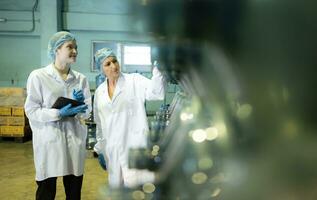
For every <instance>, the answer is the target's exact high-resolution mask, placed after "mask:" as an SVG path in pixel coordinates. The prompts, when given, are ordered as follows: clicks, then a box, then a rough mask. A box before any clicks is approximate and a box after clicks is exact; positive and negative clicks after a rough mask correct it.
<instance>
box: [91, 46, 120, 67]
mask: <svg viewBox="0 0 317 200" xmlns="http://www.w3.org/2000/svg"><path fill="white" fill-rule="evenodd" d="M110 56H111V57H116V55H115V54H114V53H113V51H112V49H109V48H102V49H99V50H98V51H97V52H96V54H95V62H96V66H97V68H99V69H100V65H101V64H102V62H103V61H104V60H105V59H106V58H108V57H110Z"/></svg>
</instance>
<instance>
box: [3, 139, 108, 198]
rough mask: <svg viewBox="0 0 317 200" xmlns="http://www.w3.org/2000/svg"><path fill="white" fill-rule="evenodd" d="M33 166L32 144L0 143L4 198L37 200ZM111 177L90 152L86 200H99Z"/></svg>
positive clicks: (84, 190)
mask: <svg viewBox="0 0 317 200" xmlns="http://www.w3.org/2000/svg"><path fill="white" fill-rule="evenodd" d="M34 177H35V170H34V164H33V151H32V141H27V142H24V143H17V142H15V141H14V140H4V139H2V140H1V141H0V199H6V200H31V199H35V191H36V188H37V186H36V182H35V179H34ZM106 182H107V174H106V172H105V171H103V170H102V169H101V167H100V166H99V164H98V160H97V159H96V158H94V157H93V153H92V152H91V151H87V158H86V162H85V174H84V180H83V186H82V198H81V199H83V200H95V199H99V197H100V192H101V190H102V189H101V188H102V187H105V184H106ZM55 199H56V200H64V199H65V193H64V187H63V182H62V179H61V178H58V179H57V192H56V198H55Z"/></svg>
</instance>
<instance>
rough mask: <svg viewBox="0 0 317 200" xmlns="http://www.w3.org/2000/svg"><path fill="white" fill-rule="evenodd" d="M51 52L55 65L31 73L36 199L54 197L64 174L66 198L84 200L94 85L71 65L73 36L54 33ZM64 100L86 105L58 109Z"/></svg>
mask: <svg viewBox="0 0 317 200" xmlns="http://www.w3.org/2000/svg"><path fill="white" fill-rule="evenodd" d="M48 53H49V56H50V58H51V59H52V60H53V62H52V63H51V64H50V65H48V66H46V67H44V68H40V69H36V70H34V71H33V72H31V74H30V75H29V78H28V80H27V99H26V102H25V112H26V115H27V117H28V118H29V122H30V126H31V129H32V132H33V151H34V163H35V171H36V178H35V179H36V182H37V185H38V188H37V191H36V199H54V198H55V194H56V179H57V177H59V176H63V183H64V188H65V193H66V198H67V199H72V200H73V199H80V193H81V186H82V180H83V173H84V161H85V155H86V149H85V142H86V134H87V131H86V126H85V125H84V124H83V123H82V122H81V121H82V120H81V119H84V118H86V117H88V115H89V112H90V110H91V95H90V91H89V85H88V81H87V79H86V77H85V76H84V75H82V74H81V73H79V72H76V71H74V70H72V69H71V67H70V65H71V64H72V63H75V62H76V57H77V44H76V40H75V37H74V35H73V34H71V33H68V32H64V31H62V32H57V33H56V34H54V35H53V36H52V38H51V39H50V41H49V45H48ZM61 96H62V97H67V98H72V99H75V100H77V101H81V102H84V103H85V105H81V106H77V107H71V105H67V106H65V107H63V108H61V109H54V108H52V105H53V104H54V102H55V101H56V99H57V98H58V97H61Z"/></svg>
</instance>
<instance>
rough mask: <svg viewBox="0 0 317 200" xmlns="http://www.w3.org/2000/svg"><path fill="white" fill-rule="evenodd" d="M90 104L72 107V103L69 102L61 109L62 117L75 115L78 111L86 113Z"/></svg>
mask: <svg viewBox="0 0 317 200" xmlns="http://www.w3.org/2000/svg"><path fill="white" fill-rule="evenodd" d="M87 108H88V106H87V105H86V104H84V105H80V106H76V107H72V104H68V105H67V106H64V107H63V108H61V109H60V110H59V115H60V116H61V117H70V116H71V117H73V116H75V115H76V114H78V113H85V111H86V110H87Z"/></svg>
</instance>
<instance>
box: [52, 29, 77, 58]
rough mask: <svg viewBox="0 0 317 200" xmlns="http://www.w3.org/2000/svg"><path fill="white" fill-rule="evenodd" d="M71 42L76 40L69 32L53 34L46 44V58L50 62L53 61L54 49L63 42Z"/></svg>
mask: <svg viewBox="0 0 317 200" xmlns="http://www.w3.org/2000/svg"><path fill="white" fill-rule="evenodd" d="M72 40H76V39H75V36H74V35H73V34H71V33H69V32H66V31H60V32H57V33H55V34H54V35H53V36H52V37H51V39H50V41H49V42H48V49H47V53H48V57H49V58H50V59H52V60H55V54H56V49H57V48H58V47H60V46H61V45H62V44H64V43H65V42H67V41H72Z"/></svg>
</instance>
